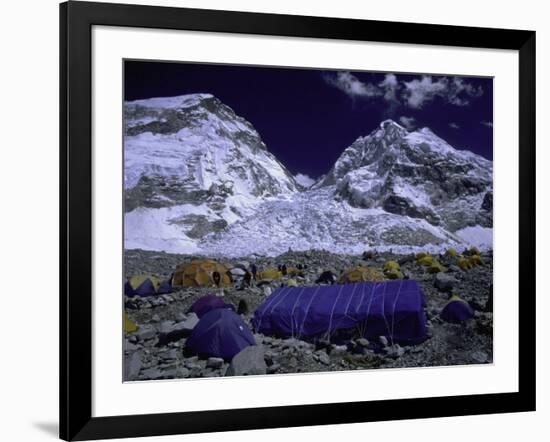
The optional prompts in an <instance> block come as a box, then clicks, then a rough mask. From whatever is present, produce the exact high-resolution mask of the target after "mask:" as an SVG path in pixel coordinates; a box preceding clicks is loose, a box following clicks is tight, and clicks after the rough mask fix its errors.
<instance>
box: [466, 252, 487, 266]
mask: <svg viewBox="0 0 550 442" xmlns="http://www.w3.org/2000/svg"><path fill="white" fill-rule="evenodd" d="M468 261H470V264H471V265H472V266H483V265H485V262H484V261H483V258H482V257H481V256H479V255H472V256H470V258H468Z"/></svg>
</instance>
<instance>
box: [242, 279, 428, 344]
mask: <svg viewBox="0 0 550 442" xmlns="http://www.w3.org/2000/svg"><path fill="white" fill-rule="evenodd" d="M252 324H253V327H254V329H255V330H256V331H258V332H261V333H263V334H266V335H275V336H280V337H288V336H294V337H314V336H330V335H332V334H333V333H334V332H336V331H338V330H349V329H356V330H357V332H358V334H360V335H362V336H363V337H365V338H368V339H371V338H376V337H378V336H385V337H387V338H388V339H391V340H393V341H397V342H402V343H411V344H413V343H418V342H421V341H423V340H424V339H425V338H426V317H425V314H424V296H423V293H422V291H421V289H420V287H419V286H418V284H417V282H416V281H414V280H396V281H385V282H366V283H360V284H346V285H331V286H317V287H284V288H280V289H278V290H276V291H275V292H273V293H272V294H271V295H270V296H269V297H268V298H267V299H266V300H265V301H264V303H263V304H261V305H260V306H259V307H258V308H257V310H256V312H255V313H254V318H253V320H252Z"/></svg>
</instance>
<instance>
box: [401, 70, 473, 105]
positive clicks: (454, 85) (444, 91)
mask: <svg viewBox="0 0 550 442" xmlns="http://www.w3.org/2000/svg"><path fill="white" fill-rule="evenodd" d="M403 84H404V87H405V90H404V92H403V97H404V100H405V103H406V104H407V105H408V106H409V107H412V108H414V109H420V108H422V107H423V106H424V104H426V103H428V102H430V101H432V100H434V99H435V98H436V97H440V98H442V99H443V100H444V101H445V102H447V103H449V104H452V105H454V106H467V105H468V104H470V102H471V98H477V97H480V96H481V95H483V89H482V88H481V86H479V87H475V86H474V85H472V84H471V83H467V82H466V81H465V80H464V79H462V78H459V77H454V78H452V79H448V78H447V77H441V78H439V79H437V80H435V81H434V80H433V79H432V77H431V76H430V75H423V76H422V77H421V78H420V79H414V80H411V81H404V82H403Z"/></svg>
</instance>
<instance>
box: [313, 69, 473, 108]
mask: <svg viewBox="0 0 550 442" xmlns="http://www.w3.org/2000/svg"><path fill="white" fill-rule="evenodd" d="M324 78H325V81H326V82H327V83H328V84H330V85H331V86H334V87H336V88H338V89H340V90H341V91H342V92H344V93H345V94H347V95H348V96H349V97H351V98H358V97H359V98H368V99H376V98H382V99H384V100H385V101H387V102H388V103H389V105H390V109H391V110H392V111H394V110H395V109H396V108H397V107H399V106H400V105H402V104H403V105H406V106H408V107H410V108H413V109H421V108H422V107H424V105H425V104H427V103H429V102H431V101H433V100H434V99H435V98H437V97H439V98H441V99H442V100H444V102H445V103H448V104H452V105H454V106H467V105H469V104H470V102H471V100H472V99H473V98H477V97H480V96H481V95H483V89H482V88H481V86H478V87H476V86H474V85H473V84H472V83H468V82H467V81H466V80H465V79H464V78H461V77H452V78H448V77H436V79H435V80H434V78H433V77H432V76H431V75H422V76H420V77H418V78H414V79H413V80H411V81H399V80H398V78H397V76H396V75H395V74H386V75H385V77H384V79H383V80H382V81H381V82H379V83H378V84H374V83H368V82H363V81H361V80H359V78H357V77H356V76H355V75H353V74H352V73H351V72H338V73H336V75H326V76H325V77H324Z"/></svg>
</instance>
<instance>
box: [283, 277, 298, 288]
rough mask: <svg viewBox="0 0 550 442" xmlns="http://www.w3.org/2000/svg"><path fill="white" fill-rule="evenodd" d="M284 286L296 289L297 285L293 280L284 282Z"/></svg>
mask: <svg viewBox="0 0 550 442" xmlns="http://www.w3.org/2000/svg"><path fill="white" fill-rule="evenodd" d="M286 285H287V286H288V287H298V283H297V282H296V280H295V279H289V280H288V281H287V282H286Z"/></svg>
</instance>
